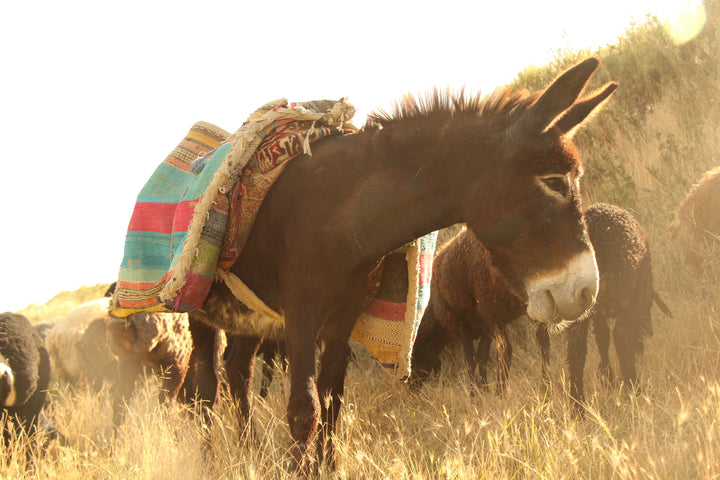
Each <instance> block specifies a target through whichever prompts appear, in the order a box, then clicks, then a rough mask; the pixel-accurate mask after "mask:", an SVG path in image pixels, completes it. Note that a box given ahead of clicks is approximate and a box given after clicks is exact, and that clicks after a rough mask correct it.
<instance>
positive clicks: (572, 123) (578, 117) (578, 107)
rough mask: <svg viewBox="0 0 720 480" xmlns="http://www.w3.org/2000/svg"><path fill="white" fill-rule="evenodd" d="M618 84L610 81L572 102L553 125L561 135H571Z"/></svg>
mask: <svg viewBox="0 0 720 480" xmlns="http://www.w3.org/2000/svg"><path fill="white" fill-rule="evenodd" d="M619 85H620V84H619V83H617V82H610V83H607V84H605V85H604V86H603V87H602V88H599V89H598V90H595V91H594V92H593V93H591V94H590V95H588V96H586V97H585V98H583V99H582V100H580V101H579V102H577V103H575V104H573V105H572V106H571V107H570V108H568V109H567V110H566V111H565V113H563V115H562V116H561V117H560V118H559V119H558V120H557V122H555V123H554V124H553V126H555V127H557V128H558V129H560V131H561V132H562V133H563V135H567V136H570V137H572V136H573V135H574V134H575V132H576V131H577V129H578V127H580V124H581V123H582V122H584V121H585V119H587V117H588V115H590V114H591V113H592V112H593V110H595V109H597V107H598V106H599V105H600V104H601V103H603V102H604V101H605V100H607V98H608V97H609V96H610V95H612V94H613V92H614V91H615V89H617V87H618V86H619Z"/></svg>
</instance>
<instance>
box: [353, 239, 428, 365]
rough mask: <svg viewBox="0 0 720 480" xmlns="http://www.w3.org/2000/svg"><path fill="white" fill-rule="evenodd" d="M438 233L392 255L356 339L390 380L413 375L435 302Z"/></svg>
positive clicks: (374, 278) (376, 276)
mask: <svg viewBox="0 0 720 480" xmlns="http://www.w3.org/2000/svg"><path fill="white" fill-rule="evenodd" d="M436 241H437V232H433V233H430V234H428V235H425V236H423V237H420V238H419V239H417V240H416V241H414V242H412V243H410V244H408V245H406V246H404V247H402V248H400V249H398V250H396V251H394V252H392V253H389V254H388V255H386V256H385V258H383V260H382V262H381V263H380V264H379V265H378V267H377V268H376V269H375V270H374V271H373V273H372V275H371V276H370V283H369V290H368V294H367V296H366V299H365V303H364V306H363V313H362V314H361V315H360V317H359V318H358V321H357V323H356V324H355V329H354V330H353V331H352V338H354V339H355V340H357V341H359V342H360V343H362V344H363V345H365V347H366V348H367V349H368V351H369V352H370V355H371V356H372V357H373V358H375V360H377V361H378V363H380V365H381V366H382V367H383V368H384V369H385V371H386V372H387V373H389V374H390V375H392V376H394V377H397V378H399V379H404V378H407V377H408V376H409V375H410V358H411V356H412V347H413V344H414V343H415V336H416V335H417V330H418V327H419V326H420V320H421V319H422V317H423V313H424V312H425V308H426V307H427V304H428V301H429V300H430V277H431V275H432V262H433V256H434V253H435V243H436Z"/></svg>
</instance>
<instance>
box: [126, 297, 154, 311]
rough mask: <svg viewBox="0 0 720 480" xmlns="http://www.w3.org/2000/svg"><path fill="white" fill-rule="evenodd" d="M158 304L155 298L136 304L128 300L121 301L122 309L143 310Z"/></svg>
mask: <svg viewBox="0 0 720 480" xmlns="http://www.w3.org/2000/svg"><path fill="white" fill-rule="evenodd" d="M159 304H160V302H159V301H158V300H156V299H155V298H148V299H147V300H139V301H137V302H131V301H129V300H123V302H122V307H123V308H137V309H141V308H145V307H152V306H154V305H159Z"/></svg>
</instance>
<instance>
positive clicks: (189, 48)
mask: <svg viewBox="0 0 720 480" xmlns="http://www.w3.org/2000/svg"><path fill="white" fill-rule="evenodd" d="M695 3H697V2H696V1H694V2H693V4H695ZM687 6H688V3H687V0H674V1H671V0H667V1H661V0H632V1H629V0H605V1H604V2H584V1H578V0H547V1H544V2H538V1H528V2H523V1H518V0H516V1H496V2H488V1H472V2H471V1H467V0H463V1H458V0H442V1H437V0H436V1H433V2H427V1H424V0H414V1H412V2H409V1H399V0H384V1H377V0H363V1H360V2H338V1H325V0H316V1H313V2H302V1H298V0H291V1H285V0H278V1H275V2H265V1H261V2H244V1H237V0H235V1H215V0H203V1H198V0H193V1H186V0H175V1H171V2H168V1H156V0H125V1H121V2H103V1H97V0H89V1H88V0H63V1H57V0H39V1H33V0H26V1H6V2H2V3H0V132H1V137H0V138H1V139H2V146H3V152H4V153H3V160H2V174H0V195H2V196H1V197H0V198H2V209H1V210H0V225H2V227H1V228H2V230H1V233H0V312H2V311H6V310H17V309H20V308H23V307H25V306H27V305H28V304H29V303H31V302H33V303H37V304H42V303H44V302H45V301H47V300H48V299H49V298H50V297H51V296H52V295H54V294H55V293H58V292H60V291H62V290H73V289H75V288H78V287H80V286H81V285H94V284H96V283H105V282H108V283H109V282H112V281H114V280H115V279H116V278H117V273H118V268H119V266H120V263H121V261H122V256H123V244H124V239H125V229H126V227H127V225H128V221H129V219H130V214H131V213H132V207H133V204H134V201H135V197H136V196H137V194H138V192H139V191H140V189H141V188H142V186H143V184H144V183H145V181H146V180H147V179H148V178H149V176H150V175H151V174H152V172H153V171H154V170H155V168H156V166H157V165H158V164H159V163H160V162H161V161H162V160H163V159H164V158H165V156H166V155H167V154H168V153H169V152H170V151H171V150H172V149H173V148H174V147H175V146H176V145H177V143H179V141H180V140H182V138H183V136H184V134H185V133H186V132H187V130H188V129H189V128H190V126H192V124H193V123H194V122H196V121H198V120H204V121H208V122H212V123H215V124H217V125H218V126H221V127H223V128H224V129H226V130H230V131H234V130H236V129H237V128H239V127H240V125H241V124H242V122H243V121H244V120H245V119H246V117H247V115H248V114H249V113H251V112H252V111H253V110H255V109H256V108H257V107H259V106H260V105H262V104H263V103H265V102H267V101H270V100H274V99H277V98H280V97H286V98H288V99H289V100H291V101H303V100H313V99H320V98H329V99H339V98H340V97H344V96H347V97H349V100H350V102H351V103H353V104H354V105H355V107H356V108H357V109H358V113H357V114H356V123H357V124H358V125H359V124H361V123H362V119H364V118H365V115H366V114H367V113H368V112H370V111H372V110H374V109H376V108H378V107H379V108H389V107H390V105H391V103H392V101H393V100H394V99H396V98H398V97H399V96H400V95H401V94H403V93H406V92H411V93H418V92H422V91H425V90H427V89H428V88H430V87H432V86H433V85H437V86H441V87H444V86H447V85H449V86H452V87H461V86H463V85H465V86H467V87H468V88H469V89H470V90H471V91H477V90H482V91H484V92H490V91H491V90H492V89H493V88H494V87H495V86H498V85H502V84H505V83H507V82H509V81H511V80H512V79H513V77H514V75H515V74H516V73H518V72H519V71H521V70H523V69H524V68H525V67H527V66H529V65H531V64H535V65H543V64H545V63H547V61H548V59H549V58H551V56H552V51H553V50H557V49H563V48H567V47H572V48H576V49H579V48H585V47H597V46H604V45H607V44H610V43H614V42H615V40H616V39H617V37H619V36H620V35H622V34H623V32H624V31H625V30H626V28H627V27H629V26H630V24H631V22H632V21H633V20H635V21H636V22H639V23H643V22H644V21H645V18H646V14H647V13H649V12H652V13H653V14H655V15H656V16H657V17H658V18H659V19H661V20H663V19H665V18H667V17H668V16H670V15H672V14H675V13H677V12H679V11H681V10H682V9H683V8H687Z"/></svg>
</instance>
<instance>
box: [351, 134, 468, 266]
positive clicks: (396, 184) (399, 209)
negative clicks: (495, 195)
mask: <svg viewBox="0 0 720 480" xmlns="http://www.w3.org/2000/svg"><path fill="white" fill-rule="evenodd" d="M384 133H385V132H382V131H381V132H376V133H375V135H377V136H378V138H377V139H375V140H374V143H376V144H378V147H377V148H375V149H372V150H371V153H370V156H371V157H372V160H371V161H372V162H374V163H375V162H378V163H381V164H382V165H383V166H384V168H378V169H376V173H372V174H370V175H368V176H367V177H366V178H365V179H363V181H361V182H360V183H359V184H358V185H357V186H356V187H355V190H354V192H353V204H352V212H353V214H352V228H353V237H354V240H355V243H356V246H357V248H358V250H359V251H360V254H361V256H363V257H367V258H368V259H377V258H378V257H379V256H382V255H384V254H386V253H388V252H390V251H392V250H394V249H396V248H398V247H400V246H402V245H404V244H405V243H407V242H409V241H411V240H413V239H415V238H418V237H420V236H422V235H425V234H427V233H429V232H432V231H434V230H438V229H441V228H444V227H447V226H450V225H453V224H455V223H459V222H462V221H463V220H464V219H463V217H462V215H463V207H464V204H463V202H462V200H461V199H463V198H465V197H466V196H467V194H468V192H469V189H470V188H472V178H467V176H465V178H463V176H464V175H463V172H464V170H465V169H463V168H456V167H457V166H456V165H454V164H453V161H452V158H450V155H449V153H450V152H446V151H444V149H443V147H442V144H445V143H447V142H441V141H439V140H440V139H439V138H438V136H435V137H434V138H429V137H428V136H427V135H424V134H423V132H422V131H421V130H419V131H417V132H416V133H414V134H412V135H407V136H403V137H402V138H401V139H402V140H403V142H398V138H397V137H398V135H397V134H395V133H394V132H388V133H387V135H392V136H393V137H394V138H393V145H392V149H391V150H389V149H387V148H386V146H384V145H383V143H384V142H383V140H384V139H383V138H382V136H383V134H384Z"/></svg>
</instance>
